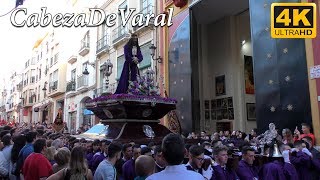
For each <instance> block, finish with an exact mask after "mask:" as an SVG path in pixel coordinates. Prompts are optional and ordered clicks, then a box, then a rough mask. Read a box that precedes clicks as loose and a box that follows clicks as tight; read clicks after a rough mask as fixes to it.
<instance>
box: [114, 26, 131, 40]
mask: <svg viewBox="0 0 320 180" xmlns="http://www.w3.org/2000/svg"><path fill="white" fill-rule="evenodd" d="M126 35H129V27H128V25H126V26H122V24H120V26H118V27H116V28H115V29H114V30H113V31H112V43H113V44H116V43H117V42H120V41H121V40H123V39H124V38H125V37H126Z"/></svg>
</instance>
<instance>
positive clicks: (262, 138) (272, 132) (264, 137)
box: [257, 123, 279, 145]
mask: <svg viewBox="0 0 320 180" xmlns="http://www.w3.org/2000/svg"><path fill="white" fill-rule="evenodd" d="M278 136H279V134H278V132H277V130H276V126H275V125H274V124H273V123H270V124H269V130H266V132H264V133H263V134H261V135H259V136H258V137H257V139H259V143H260V144H261V145H262V144H272V142H273V141H274V140H275V139H277V138H278Z"/></svg>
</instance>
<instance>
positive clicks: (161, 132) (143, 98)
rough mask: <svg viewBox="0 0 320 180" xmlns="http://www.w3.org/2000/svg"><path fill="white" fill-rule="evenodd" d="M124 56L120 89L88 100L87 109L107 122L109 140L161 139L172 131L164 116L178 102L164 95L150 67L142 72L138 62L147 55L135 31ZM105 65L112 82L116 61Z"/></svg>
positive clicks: (105, 131) (104, 130)
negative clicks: (142, 50)
mask: <svg viewBox="0 0 320 180" xmlns="http://www.w3.org/2000/svg"><path fill="white" fill-rule="evenodd" d="M124 55H125V62H124V66H123V70H122V73H121V77H120V80H119V82H118V87H117V90H116V92H115V93H113V94H105V95H102V96H100V97H97V98H94V99H92V100H89V101H87V102H86V108H87V109H89V110H90V111H92V112H93V113H94V114H95V115H96V116H97V117H98V118H100V119H101V120H100V122H101V123H102V124H104V125H105V128H104V129H103V133H104V134H105V138H106V139H110V140H114V141H120V142H129V141H134V142H136V143H147V142H150V141H153V142H161V141H162V139H163V137H164V136H166V135H167V134H168V133H170V132H171V131H170V130H169V129H168V128H167V127H165V126H163V125H161V124H160V119H161V118H163V117H164V116H165V115H167V114H168V113H169V112H171V111H172V110H175V109H176V103H177V101H176V100H175V99H172V98H168V97H162V96H161V95H160V91H159V87H158V85H157V82H156V80H155V79H156V78H154V74H155V73H154V71H153V70H151V69H148V70H147V71H146V72H145V73H144V74H143V75H140V72H139V69H138V64H139V63H140V62H141V61H142V60H143V57H142V54H141V51H140V47H139V45H138V38H137V36H136V35H135V34H132V35H131V38H130V40H129V42H128V43H127V44H126V45H125V46H124ZM103 68H104V73H105V77H106V78H107V80H106V83H107V85H108V82H109V80H108V77H109V76H110V75H111V73H112V63H110V61H108V62H107V63H106V64H105V65H104V67H103Z"/></svg>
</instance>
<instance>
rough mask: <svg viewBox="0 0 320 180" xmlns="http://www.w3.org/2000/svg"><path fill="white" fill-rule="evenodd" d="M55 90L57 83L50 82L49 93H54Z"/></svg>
mask: <svg viewBox="0 0 320 180" xmlns="http://www.w3.org/2000/svg"><path fill="white" fill-rule="evenodd" d="M57 89H58V81H54V82H51V83H50V90H49V92H53V91H56V90H57Z"/></svg>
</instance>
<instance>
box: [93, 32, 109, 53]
mask: <svg viewBox="0 0 320 180" xmlns="http://www.w3.org/2000/svg"><path fill="white" fill-rule="evenodd" d="M108 50H109V45H108V35H105V36H103V37H102V38H101V39H99V40H98V41H97V51H96V54H97V55H101V54H103V53H105V52H107V51H108Z"/></svg>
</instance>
